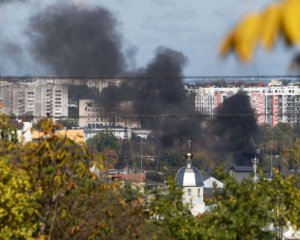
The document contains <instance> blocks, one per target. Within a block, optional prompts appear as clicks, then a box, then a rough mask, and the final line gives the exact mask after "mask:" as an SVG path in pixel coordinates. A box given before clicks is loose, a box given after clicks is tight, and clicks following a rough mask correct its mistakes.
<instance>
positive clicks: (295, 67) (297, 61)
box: [289, 52, 300, 74]
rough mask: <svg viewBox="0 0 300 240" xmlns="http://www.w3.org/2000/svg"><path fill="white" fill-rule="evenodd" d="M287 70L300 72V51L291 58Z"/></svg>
mask: <svg viewBox="0 0 300 240" xmlns="http://www.w3.org/2000/svg"><path fill="white" fill-rule="evenodd" d="M289 71H291V72H294V73H298V74H299V73H300V52H298V53H297V54H296V55H295V56H294V57H293V59H292V61H291V63H290V65H289Z"/></svg>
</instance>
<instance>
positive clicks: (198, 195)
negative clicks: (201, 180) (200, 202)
mask: <svg viewBox="0 0 300 240" xmlns="http://www.w3.org/2000/svg"><path fill="white" fill-rule="evenodd" d="M198 197H200V188H198Z"/></svg>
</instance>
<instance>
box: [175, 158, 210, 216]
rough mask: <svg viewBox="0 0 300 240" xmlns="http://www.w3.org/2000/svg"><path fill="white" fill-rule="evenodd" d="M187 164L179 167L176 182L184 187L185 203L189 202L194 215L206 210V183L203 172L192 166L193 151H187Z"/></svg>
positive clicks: (183, 198) (183, 197)
mask: <svg viewBox="0 0 300 240" xmlns="http://www.w3.org/2000/svg"><path fill="white" fill-rule="evenodd" d="M185 157H186V159H187V165H186V166H185V167H182V168H180V169H179V171H178V172H177V175H176V184H177V186H180V187H182V188H183V196H182V200H183V203H185V204H188V206H189V208H190V211H191V213H192V214H193V216H197V215H199V214H201V213H203V212H205V203H204V201H203V194H204V192H203V189H204V183H203V178H202V175H201V172H200V171H199V169H197V168H196V167H193V166H192V158H193V154H192V153H186V154H185Z"/></svg>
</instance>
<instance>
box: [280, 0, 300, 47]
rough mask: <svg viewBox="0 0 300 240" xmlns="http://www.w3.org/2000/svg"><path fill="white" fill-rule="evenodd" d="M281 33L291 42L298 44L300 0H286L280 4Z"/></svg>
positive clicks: (299, 34)
mask: <svg viewBox="0 0 300 240" xmlns="http://www.w3.org/2000/svg"><path fill="white" fill-rule="evenodd" d="M282 8H283V9H282V14H283V15H282V28H283V33H284V34H285V37H286V39H287V41H288V43H291V44H300V0H286V1H285V2H284V4H283V6H282Z"/></svg>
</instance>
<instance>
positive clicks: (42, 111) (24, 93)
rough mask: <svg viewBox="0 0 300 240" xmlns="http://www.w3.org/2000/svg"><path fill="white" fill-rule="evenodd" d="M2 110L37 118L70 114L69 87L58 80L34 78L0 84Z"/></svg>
mask: <svg viewBox="0 0 300 240" xmlns="http://www.w3.org/2000/svg"><path fill="white" fill-rule="evenodd" d="M0 112H1V113H5V114H15V115H17V116H23V115H25V114H30V115H33V116H35V118H36V120H38V119H39V118H43V117H48V116H49V117H52V118H53V119H58V118H60V117H67V116H68V87H67V85H64V84H61V83H60V82H59V81H58V80H51V79H42V80H41V79H34V80H32V81H26V82H6V83H5V84H4V83H3V84H0Z"/></svg>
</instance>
